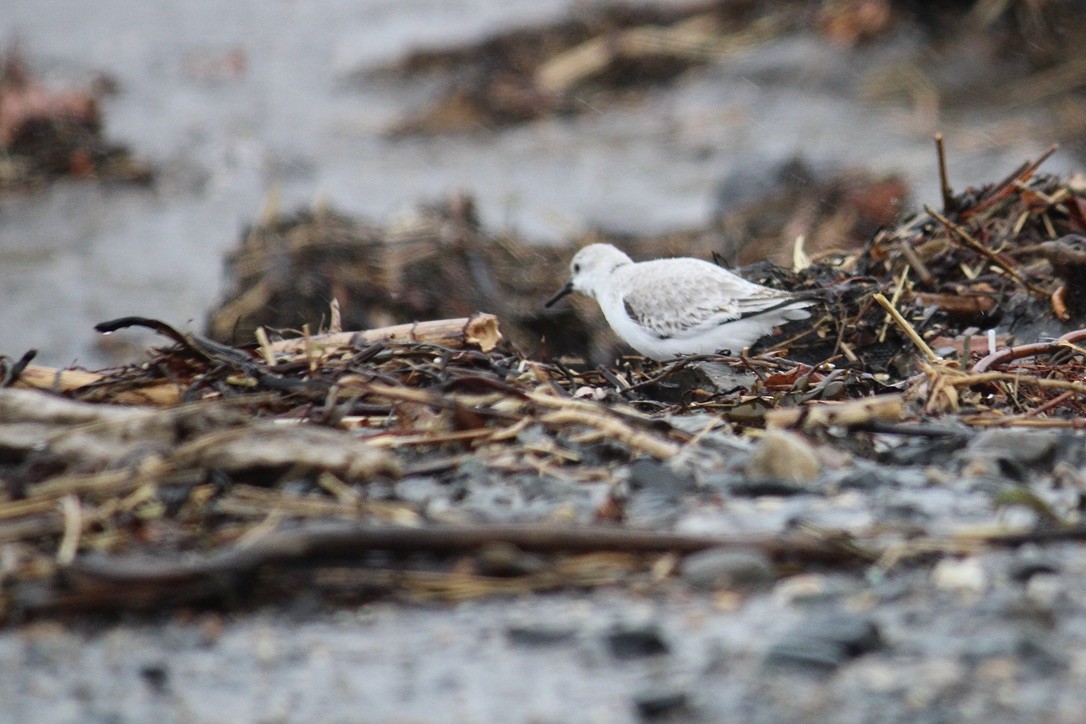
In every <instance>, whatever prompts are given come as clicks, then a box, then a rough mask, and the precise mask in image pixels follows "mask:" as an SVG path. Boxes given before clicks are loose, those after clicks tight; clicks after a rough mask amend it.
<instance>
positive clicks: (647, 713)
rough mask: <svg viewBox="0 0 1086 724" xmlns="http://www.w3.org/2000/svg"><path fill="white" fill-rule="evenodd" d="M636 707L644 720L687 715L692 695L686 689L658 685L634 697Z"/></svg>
mask: <svg viewBox="0 0 1086 724" xmlns="http://www.w3.org/2000/svg"><path fill="white" fill-rule="evenodd" d="M634 706H635V707H636V708H637V713H638V714H639V715H640V716H641V718H642V719H656V718H659V717H664V716H673V715H677V714H686V713H687V712H688V710H689V708H690V694H689V692H687V691H686V690H685V689H682V688H678V687H673V686H667V685H664V684H657V685H654V686H651V687H649V688H647V689H645V690H644V691H642V692H640V693H638V694H636V695H635V696H634Z"/></svg>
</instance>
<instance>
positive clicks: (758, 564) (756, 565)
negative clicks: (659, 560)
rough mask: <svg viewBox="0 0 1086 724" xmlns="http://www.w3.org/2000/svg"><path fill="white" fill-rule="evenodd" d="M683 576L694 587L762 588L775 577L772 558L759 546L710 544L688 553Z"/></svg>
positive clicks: (684, 562)
mask: <svg viewBox="0 0 1086 724" xmlns="http://www.w3.org/2000/svg"><path fill="white" fill-rule="evenodd" d="M682 578H683V580H685V581H686V582H687V583H689V584H690V585H691V586H693V587H695V588H700V589H703V590H712V589H716V588H759V587H762V586H767V585H769V584H771V583H773V581H774V580H775V579H776V573H775V572H774V570H773V561H771V560H770V559H769V556H767V555H766V554H765V553H763V552H761V551H757V550H749V549H748V550H736V549H734V548H710V549H708V550H704V551H699V552H697V553H693V554H691V555H689V556H687V557H686V559H685V560H684V561H683V564H682Z"/></svg>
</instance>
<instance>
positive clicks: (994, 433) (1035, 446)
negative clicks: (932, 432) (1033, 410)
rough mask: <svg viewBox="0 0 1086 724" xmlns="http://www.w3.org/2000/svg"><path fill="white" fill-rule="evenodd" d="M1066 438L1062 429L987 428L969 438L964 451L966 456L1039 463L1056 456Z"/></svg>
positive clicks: (1025, 463) (977, 458)
mask: <svg viewBox="0 0 1086 724" xmlns="http://www.w3.org/2000/svg"><path fill="white" fill-rule="evenodd" d="M1063 439H1064V433H1063V432H1062V431H1060V430H1010V429H1008V430H1001V429H995V430H985V431H984V432H982V433H980V434H978V435H977V436H976V437H974V438H973V439H972V440H970V441H969V444H968V445H966V447H965V450H963V451H962V453H961V455H962V458H964V459H966V460H996V461H999V460H1002V461H1006V462H1009V463H1017V464H1018V465H1024V466H1032V465H1039V464H1043V463H1047V462H1051V461H1052V460H1053V458H1055V456H1056V453H1057V451H1058V450H1059V448H1060V446H1061V443H1062V441H1063Z"/></svg>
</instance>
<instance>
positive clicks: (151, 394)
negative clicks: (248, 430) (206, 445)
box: [11, 365, 182, 405]
mask: <svg viewBox="0 0 1086 724" xmlns="http://www.w3.org/2000/svg"><path fill="white" fill-rule="evenodd" d="M104 379H106V376H105V375H103V374H101V373H99V372H88V371H87V370H60V369H56V368H55V367H41V366H39V365H27V367H26V369H24V370H23V371H22V372H20V373H19V378H18V379H17V380H15V382H14V383H13V384H12V385H11V386H12V387H13V388H16V389H24V390H48V391H50V392H72V391H74V390H78V389H80V388H82V387H86V386H87V385H92V384H94V383H96V382H101V381H102V380H104ZM181 392H182V388H181V387H180V386H179V385H176V384H174V383H172V382H167V381H160V382H154V383H152V384H149V385H148V386H147V387H141V388H139V389H135V390H125V391H123V392H119V393H117V394H116V395H115V396H112V397H111V398H110V401H111V402H119V403H122V404H126V405H174V404H177V403H178V402H180V400H181Z"/></svg>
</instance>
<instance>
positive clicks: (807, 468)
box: [745, 430, 821, 483]
mask: <svg viewBox="0 0 1086 724" xmlns="http://www.w3.org/2000/svg"><path fill="white" fill-rule="evenodd" d="M820 469H821V466H820V465H819V462H818V457H817V456H816V455H815V451H814V448H812V447H811V445H810V444H809V443H808V442H807V441H806V440H804V439H803V438H802V437H800V436H799V435H796V434H795V433H792V432H785V431H783V430H770V431H769V432H767V433H766V434H765V435H764V436H763V437H762V438H761V439H760V440H759V441H758V444H757V445H756V446H755V448H754V451H753V452H752V453H751V454H750V458H749V459H748V460H747V465H746V469H745V471H746V474H747V477H748V478H750V479H751V480H779V481H784V482H791V483H810V482H813V481H815V480H817V479H818V473H819V470H820Z"/></svg>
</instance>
